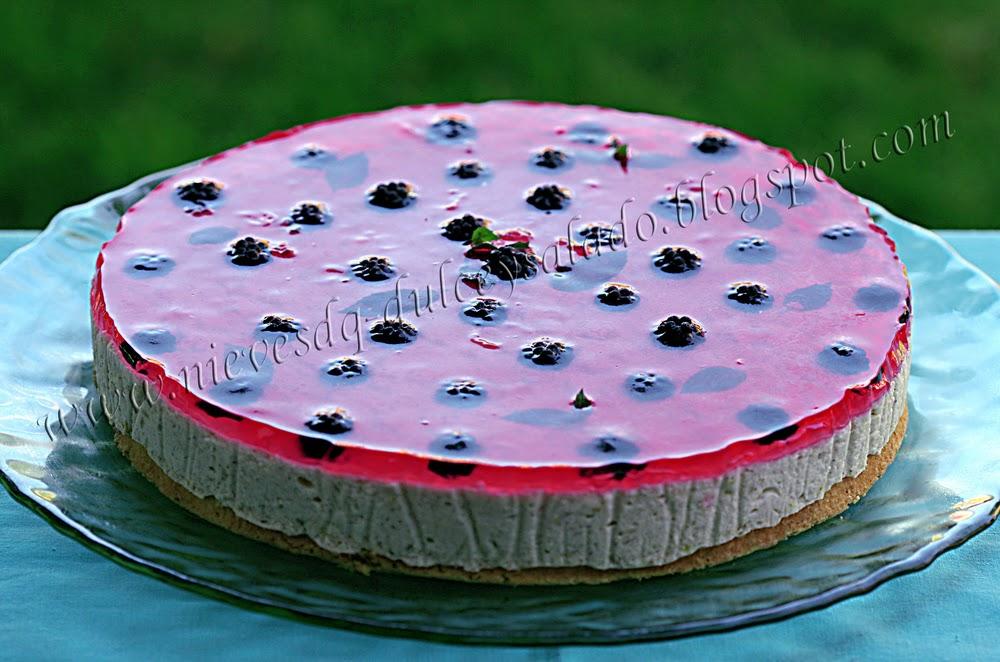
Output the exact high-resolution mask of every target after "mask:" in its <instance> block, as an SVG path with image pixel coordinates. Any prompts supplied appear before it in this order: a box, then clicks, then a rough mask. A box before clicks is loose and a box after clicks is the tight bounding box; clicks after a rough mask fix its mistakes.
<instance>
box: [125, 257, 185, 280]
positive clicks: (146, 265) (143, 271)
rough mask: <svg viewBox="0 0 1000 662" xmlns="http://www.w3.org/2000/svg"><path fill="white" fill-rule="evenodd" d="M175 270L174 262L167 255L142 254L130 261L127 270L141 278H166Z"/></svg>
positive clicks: (126, 266)
mask: <svg viewBox="0 0 1000 662" xmlns="http://www.w3.org/2000/svg"><path fill="white" fill-rule="evenodd" d="M173 268H174V261H173V260H172V259H170V258H169V257H167V256H165V255H157V254H155V253H141V254H139V255H136V256H135V257H132V258H131V259H129V261H128V262H127V263H126V265H125V270H126V271H127V272H128V273H130V274H131V275H133V276H137V277H139V278H149V277H151V276H165V275H167V274H168V273H170V271H171V270H172V269H173Z"/></svg>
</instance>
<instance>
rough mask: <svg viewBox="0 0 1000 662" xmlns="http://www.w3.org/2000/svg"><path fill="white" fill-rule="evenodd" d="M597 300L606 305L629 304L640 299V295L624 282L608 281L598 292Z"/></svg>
mask: <svg viewBox="0 0 1000 662" xmlns="http://www.w3.org/2000/svg"><path fill="white" fill-rule="evenodd" d="M597 300H598V301H600V302H601V303H603V304H604V305H605V306H628V305H631V304H633V303H635V302H636V301H638V300H639V295H637V294H636V293H635V290H634V289H632V287H631V286H629V285H625V284H624V283H606V284H605V285H604V287H603V288H601V291H600V292H598V293H597Z"/></svg>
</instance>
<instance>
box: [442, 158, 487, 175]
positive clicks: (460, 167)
mask: <svg viewBox="0 0 1000 662" xmlns="http://www.w3.org/2000/svg"><path fill="white" fill-rule="evenodd" d="M448 174H449V175H451V176H452V177H455V178H457V179H478V178H480V177H483V176H484V175H485V174H486V168H485V167H483V165H482V164H481V163H480V162H479V161H459V162H458V163H453V164H452V165H451V167H450V168H449V170H448Z"/></svg>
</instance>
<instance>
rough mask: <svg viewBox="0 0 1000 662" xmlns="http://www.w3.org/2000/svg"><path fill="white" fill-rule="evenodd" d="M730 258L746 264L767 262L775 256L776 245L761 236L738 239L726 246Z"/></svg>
mask: <svg viewBox="0 0 1000 662" xmlns="http://www.w3.org/2000/svg"><path fill="white" fill-rule="evenodd" d="M726 253H727V255H728V256H729V259H731V260H733V261H734V262H742V263H746V264H765V263H767V262H771V261H772V260H774V257H775V250H774V246H772V245H771V243H770V242H768V241H767V239H764V238H763V237H760V236H752V237H744V238H743V239H737V240H736V241H734V242H733V243H731V244H730V245H729V247H728V248H726Z"/></svg>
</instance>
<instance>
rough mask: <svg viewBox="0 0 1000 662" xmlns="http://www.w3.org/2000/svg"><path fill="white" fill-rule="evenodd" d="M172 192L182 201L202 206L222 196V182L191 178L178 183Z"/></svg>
mask: <svg viewBox="0 0 1000 662" xmlns="http://www.w3.org/2000/svg"><path fill="white" fill-rule="evenodd" d="M174 192H175V193H176V194H177V197H178V198H180V199H181V200H183V201H184V202H190V203H192V204H196V205H202V206H204V205H205V204H206V203H209V202H215V201H216V200H218V199H219V198H220V197H221V196H222V184H220V183H219V182H217V181H214V180H212V179H205V178H201V179H191V180H188V181H184V182H180V183H178V184H177V186H176V187H174Z"/></svg>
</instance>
